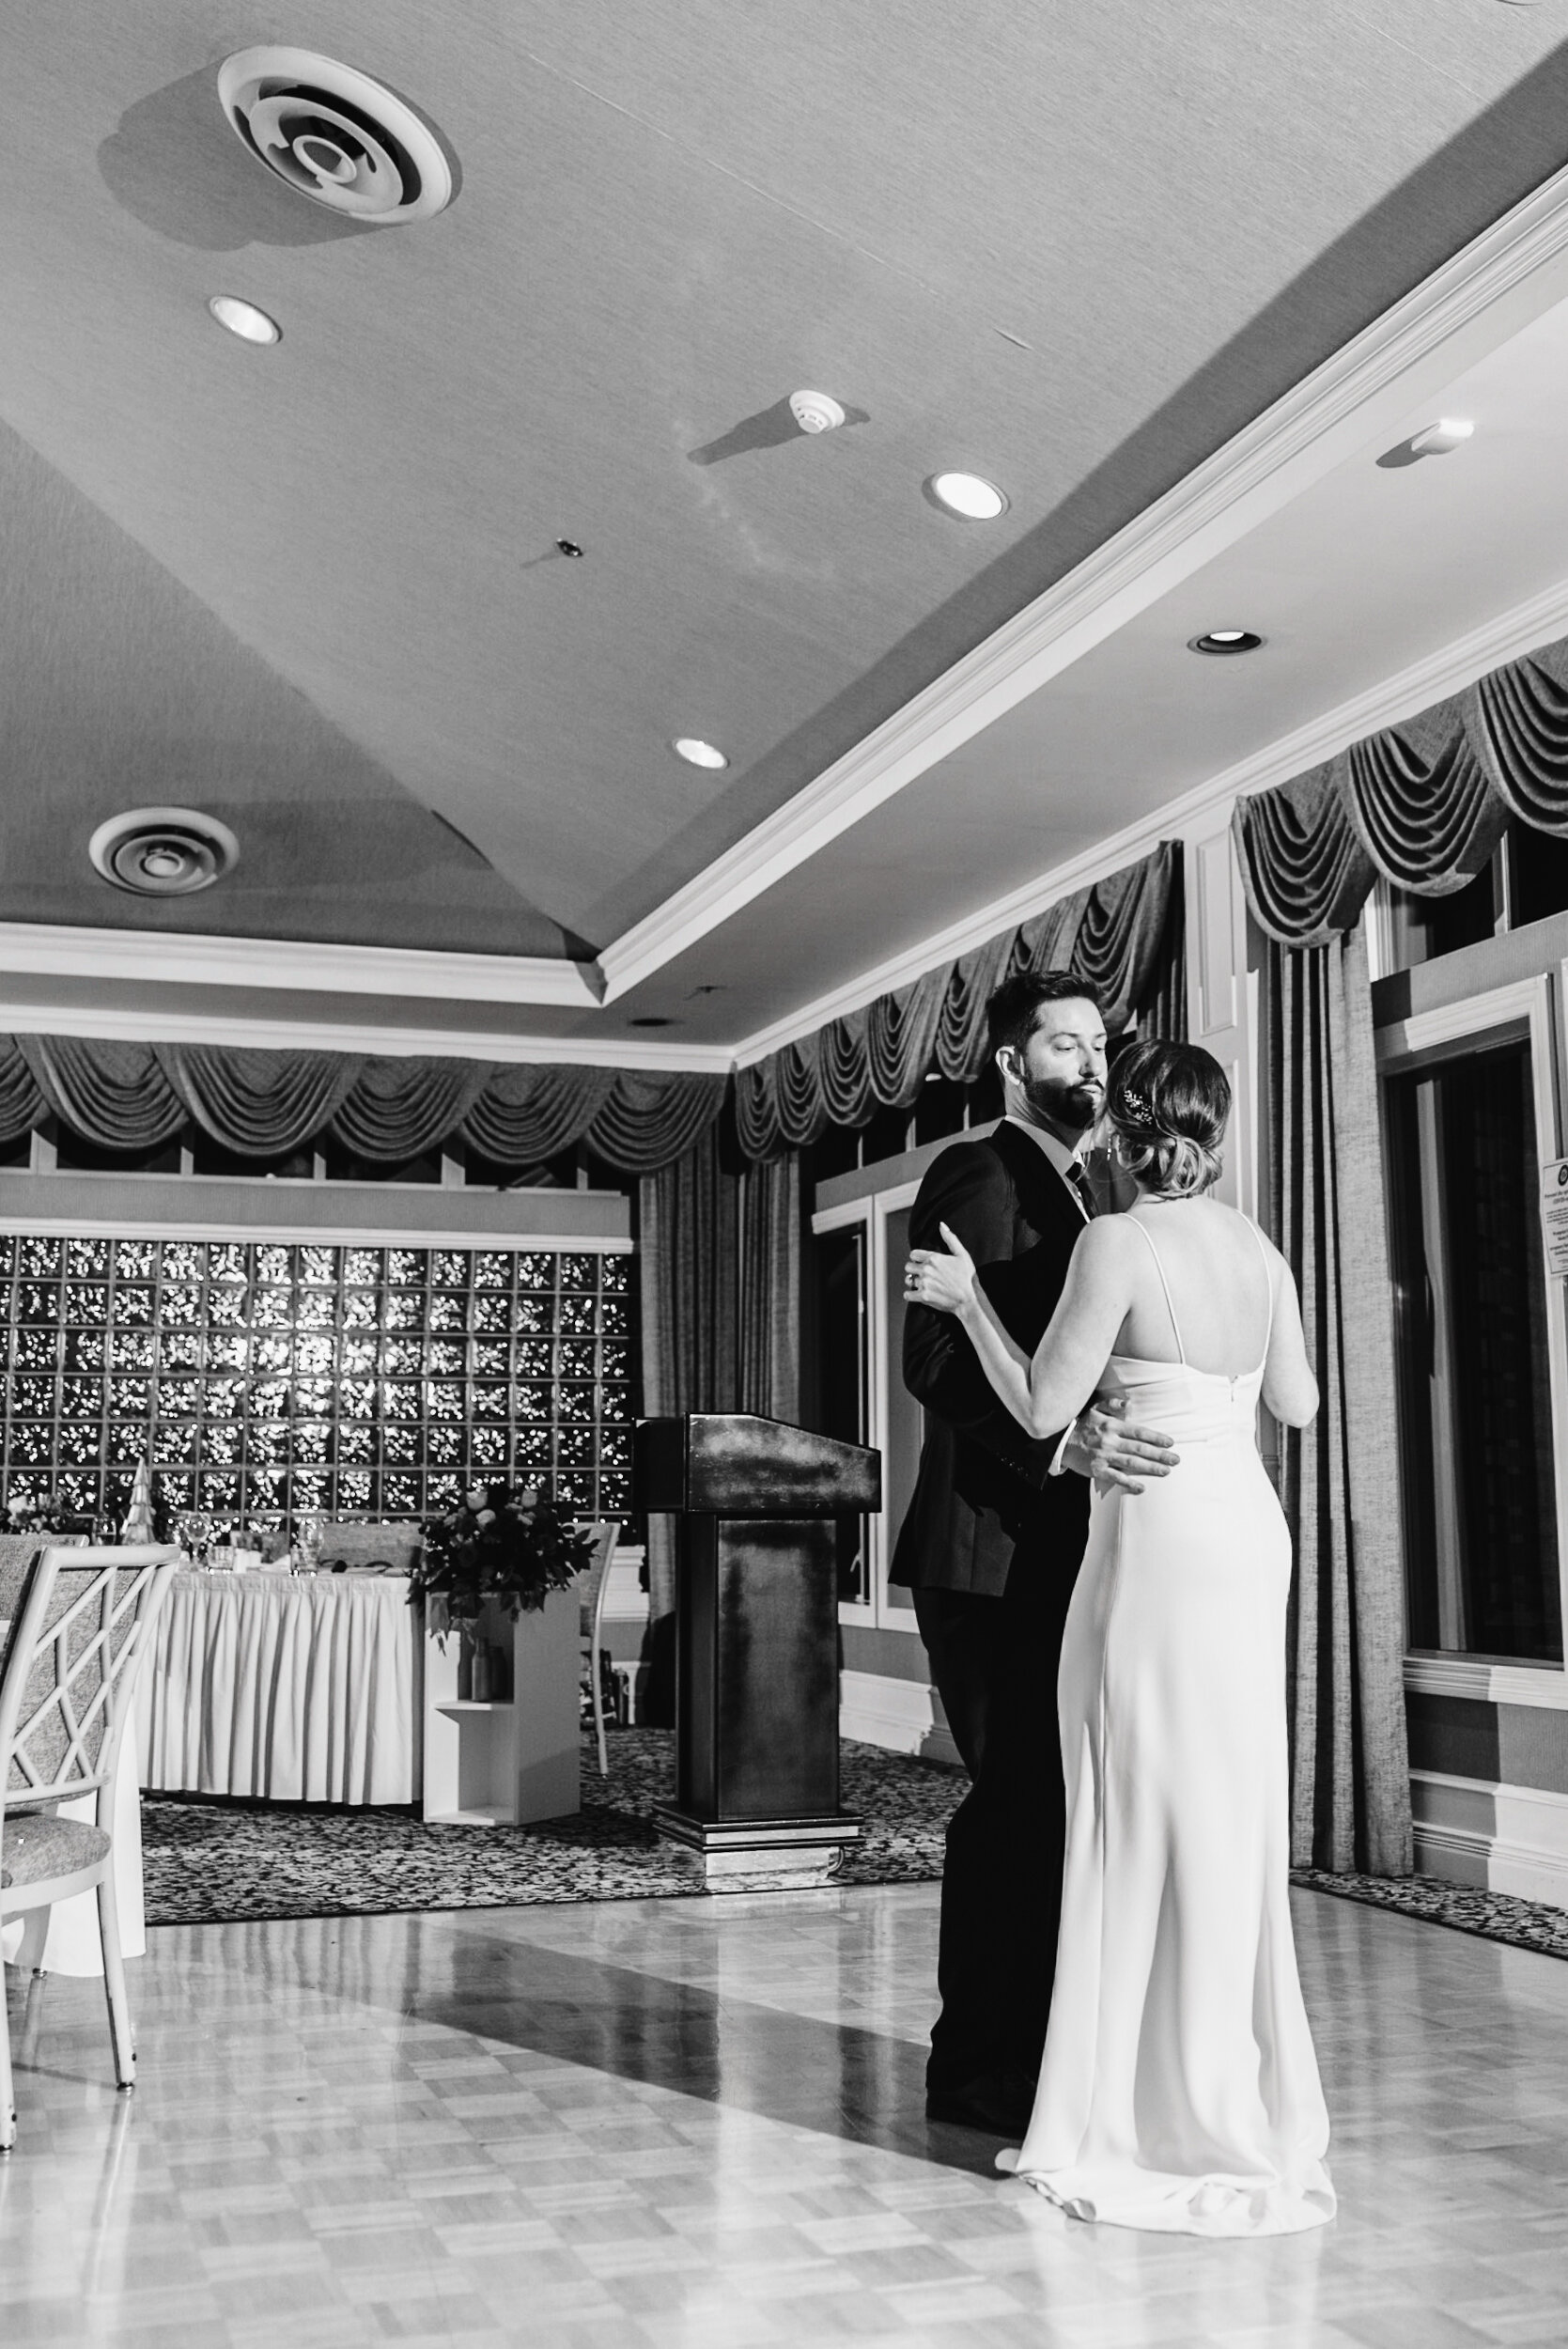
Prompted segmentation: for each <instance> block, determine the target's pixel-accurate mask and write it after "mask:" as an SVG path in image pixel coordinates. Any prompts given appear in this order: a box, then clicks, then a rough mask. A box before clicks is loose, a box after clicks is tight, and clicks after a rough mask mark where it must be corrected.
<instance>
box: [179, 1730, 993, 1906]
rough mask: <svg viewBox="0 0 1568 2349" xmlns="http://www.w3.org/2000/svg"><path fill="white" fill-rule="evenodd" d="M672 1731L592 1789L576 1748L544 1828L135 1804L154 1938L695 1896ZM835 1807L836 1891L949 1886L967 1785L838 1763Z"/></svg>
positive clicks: (882, 1761)
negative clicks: (569, 1775) (856, 1826)
mask: <svg viewBox="0 0 1568 2349" xmlns="http://www.w3.org/2000/svg"><path fill="white" fill-rule="evenodd" d="M674 1748H675V1741H674V1738H673V1736H672V1735H671V1734H670V1732H669V1731H667V1730H658V1729H622V1730H616V1731H613V1732H612V1733H611V1738H610V1776H609V1778H608V1780H601V1779H600V1778H599V1775H598V1766H597V1764H596V1762H595V1760H594V1757H593V1753H592V1749H591V1748H590V1747H588V1746H584V1748H583V1760H582V1812H580V1814H579V1815H578V1816H577V1817H576V1818H570V1819H555V1820H551V1821H548V1822H546V1823H545V1824H544V1825H542V1826H538V1827H492V1828H474V1827H427V1826H426V1825H425V1824H424V1822H423V1820H420V1819H416V1818H412V1817H411V1816H410V1814H409V1813H408V1812H406V1811H329V1810H326V1809H324V1808H322V1809H314V1808H310V1809H307V1808H305V1807H303V1806H302V1805H300V1804H296V1803H288V1804H279V1805H277V1806H276V1807H275V1808H273V1807H271V1806H268V1805H266V1804H262V1803H229V1802H216V1801H190V1800H186V1799H182V1798H181V1797H179V1796H173V1795H147V1796H144V1797H143V1798H142V1847H143V1868H144V1874H145V1879H146V1887H147V1922H148V1924H158V1925H176V1924H218V1923H227V1922H229V1921H232V1920H236V1919H241V1918H262V1917H346V1916H365V1915H384V1914H387V1913H389V1912H391V1911H394V1910H397V1909H416V1908H508V1907H513V1906H519V1907H520V1906H526V1905H529V1904H532V1903H535V1902H539V1901H626V1900H656V1899H660V1898H664V1897H667V1896H669V1895H670V1894H673V1893H677V1894H678V1893H684V1894H694V1893H697V1892H699V1891H700V1890H701V1886H700V1884H699V1882H698V1881H697V1879H696V1878H695V1876H694V1874H693V1871H692V1865H691V1862H690V1861H689V1860H687V1859H685V1858H684V1857H683V1856H682V1855H681V1854H680V1853H679V1852H678V1851H677V1850H675V1848H674V1847H672V1846H671V1845H670V1844H668V1843H662V1842H660V1838H659V1836H658V1835H657V1833H656V1832H655V1829H654V1826H653V1807H654V1804H655V1802H657V1801H661V1800H668V1799H669V1798H670V1797H672V1796H673V1795H674V1793H675V1750H674ZM840 1751H841V1755H842V1763H841V1776H842V1781H843V1801H844V1807H845V1809H846V1811H849V1812H854V1813H855V1814H856V1815H857V1816H858V1817H860V1818H861V1819H862V1820H863V1821H864V1823H865V1832H864V1835H863V1837H862V1841H861V1843H859V1845H857V1846H856V1847H854V1848H853V1849H852V1850H850V1851H849V1852H848V1853H847V1855H846V1859H845V1862H844V1866H843V1868H842V1870H841V1872H840V1874H839V1875H838V1877H837V1878H836V1879H835V1881H836V1882H838V1883H841V1884H922V1883H928V1882H930V1881H932V1880H933V1879H935V1878H936V1877H939V1875H941V1872H942V1835H943V1832H944V1830H945V1828H946V1826H947V1822H948V1818H949V1816H950V1815H951V1813H952V1812H953V1810H954V1808H955V1804H956V1803H957V1801H958V1799H959V1797H960V1796H961V1795H962V1793H963V1791H964V1787H965V1785H966V1784H967V1782H968V1781H966V1780H965V1779H964V1778H963V1777H962V1776H961V1775H960V1773H959V1772H958V1771H956V1770H953V1769H948V1768H945V1767H943V1766H941V1765H940V1764H939V1763H932V1762H921V1761H917V1760H914V1759H913V1758H912V1757H910V1756H908V1755H906V1754H899V1753H887V1752H885V1751H884V1750H882V1749H881V1747H879V1746H862V1745H852V1744H849V1743H847V1742H846V1744H845V1745H844V1746H843V1747H842V1748H841V1749H840Z"/></svg>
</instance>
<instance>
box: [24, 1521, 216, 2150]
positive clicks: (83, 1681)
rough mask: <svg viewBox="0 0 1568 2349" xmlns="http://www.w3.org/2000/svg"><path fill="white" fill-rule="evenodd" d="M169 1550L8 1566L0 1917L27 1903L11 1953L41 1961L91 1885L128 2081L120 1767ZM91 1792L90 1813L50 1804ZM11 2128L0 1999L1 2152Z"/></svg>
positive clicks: (66, 1556)
mask: <svg viewBox="0 0 1568 2349" xmlns="http://www.w3.org/2000/svg"><path fill="white" fill-rule="evenodd" d="M179 1563H180V1557H179V1551H178V1550H177V1549H167V1548H152V1547H150V1546H149V1547H147V1548H141V1547H136V1548H132V1547H129V1546H128V1547H126V1548H120V1549H75V1548H59V1547H53V1548H44V1549H43V1550H42V1551H41V1553H40V1555H39V1559H38V1561H37V1563H36V1564H31V1565H29V1566H27V1567H25V1568H19V1567H17V1566H16V1565H14V1564H12V1565H10V1566H8V1570H7V1575H6V1582H7V1595H8V1603H9V1604H11V1605H19V1611H18V1612H17V1614H16V1615H15V1617H14V1619H13V1620H12V1621H11V1623H10V1626H9V1630H8V1633H5V1634H0V1924H3V1923H4V1922H5V1921H7V1920H8V1919H9V1918H11V1917H15V1916H19V1915H24V1916H25V1917H26V1919H27V1925H26V1929H25V1931H24V1933H23V1943H22V1950H21V1953H20V1960H19V1962H20V1964H21V1965H22V1966H23V1968H26V1967H30V1966H32V1965H36V1963H37V1962H38V1960H39V1957H41V1955H42V1952H43V1944H44V1940H45V1938H46V1937H47V1935H48V1930H49V1912H50V1910H51V1908H52V1907H53V1906H54V1903H55V1902H56V1901H65V1900H70V1899H72V1898H73V1897H74V1895H75V1894H76V1893H78V1892H85V1891H87V1890H92V1889H94V1888H96V1890H97V1892H98V1924H99V1933H100V1936H101V1940H102V1944H103V1987H104V1994H105V1996H106V1998H107V2000H108V2006H109V2036H110V2042H111V2046H112V2048H113V2052H114V2061H115V2077H116V2081H117V2082H118V2084H119V2086H120V2087H121V2088H132V2087H133V2086H134V2085H135V2078H136V2057H135V2048H134V2046H133V2045H132V2035H131V2016H130V2013H129V2011H128V2009H127V2006H126V1999H125V1968H124V1965H123V1963H122V1962H121V1957H120V1944H119V1917H118V1912H117V1909H116V1899H115V1877H114V1847H113V1841H112V1829H113V1821H114V1780H115V1766H116V1760H117V1758H118V1753H119V1742H120V1735H121V1733H122V1731H123V1730H124V1727H125V1719H126V1711H127V1707H128V1705H129V1703H130V1700H131V1692H132V1685H133V1683H134V1680H135V1677H136V1673H137V1672H138V1670H139V1669H140V1666H141V1663H142V1659H143V1657H145V1656H146V1655H147V1650H148V1647H149V1644H150V1641H151V1630H152V1623H153V1618H154V1616H155V1615H156V1613H157V1610H158V1608H159V1606H160V1605H161V1604H162V1602H163V1593H164V1590H165V1589H166V1587H167V1584H168V1579H169V1577H170V1575H172V1574H173V1573H174V1571H175V1569H176V1568H177V1567H178V1566H179ZM83 1795H96V1796H97V1804H96V1824H95V1823H93V1822H90V1821H88V1820H85V1819H62V1818H60V1817H59V1816H57V1815H56V1814H57V1812H58V1809H59V1806H60V1805H61V1804H62V1803H65V1802H72V1801H74V1800H76V1799H77V1798H78V1797H81V1796H83ZM15 2138H16V2111H15V2097H14V2094H13V2092H12V2084H11V2058H10V2037H9V2031H8V2027H7V2023H6V2018H5V2013H4V2000H3V1999H0V2152H6V2151H8V2150H9V2148H10V2146H11V2145H12V2144H13V2143H14V2141H15Z"/></svg>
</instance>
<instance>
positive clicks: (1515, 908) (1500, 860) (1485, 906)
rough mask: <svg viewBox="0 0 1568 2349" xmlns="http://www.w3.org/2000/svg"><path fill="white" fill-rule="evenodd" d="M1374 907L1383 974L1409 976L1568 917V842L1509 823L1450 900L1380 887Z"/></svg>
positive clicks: (1379, 957)
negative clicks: (1539, 924) (1425, 966)
mask: <svg viewBox="0 0 1568 2349" xmlns="http://www.w3.org/2000/svg"><path fill="white" fill-rule="evenodd" d="M1564 912H1568V838H1562V837H1560V836H1559V835H1558V834H1556V833H1553V832H1536V831H1533V830H1532V829H1531V828H1530V826H1529V825H1528V824H1521V823H1519V822H1517V821H1516V820H1514V819H1513V818H1511V819H1510V821H1509V823H1508V826H1507V828H1506V830H1505V832H1504V833H1503V836H1502V838H1501V840H1500V841H1499V842H1498V847H1497V849H1496V851H1495V853H1494V854H1493V856H1492V858H1491V860H1490V862H1489V863H1487V864H1486V865H1485V866H1484V867H1483V870H1482V871H1481V872H1479V873H1478V874H1477V875H1476V877H1475V879H1473V880H1471V881H1468V882H1467V883H1466V885H1465V887H1464V888H1463V889H1457V890H1455V891H1454V892H1453V894H1452V896H1448V897H1421V896H1418V895H1416V894H1415V893H1414V892H1413V891H1411V890H1408V889H1395V888H1393V887H1391V886H1389V884H1388V883H1386V882H1379V884H1378V887H1377V891H1376V894H1375V896H1374V931H1375V933H1376V936H1377V950H1376V951H1377V957H1378V967H1379V969H1380V971H1381V972H1383V973H1385V974H1386V973H1387V972H1390V971H1410V970H1414V969H1416V968H1417V967H1418V966H1419V965H1420V964H1421V963H1426V962H1436V960H1437V959H1438V958H1439V957H1441V956H1443V955H1452V954H1458V953H1459V952H1461V951H1462V949H1463V948H1465V947H1467V946H1479V945H1481V944H1483V942H1484V941H1486V940H1487V939H1489V938H1497V937H1502V936H1505V935H1506V934H1507V933H1508V932H1509V931H1511V930H1519V929H1524V928H1526V927H1527V926H1529V924H1530V923H1531V922H1544V921H1545V920H1547V919H1548V918H1549V917H1550V916H1551V915H1552V914H1554V913H1564Z"/></svg>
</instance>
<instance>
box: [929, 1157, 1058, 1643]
mask: <svg viewBox="0 0 1568 2349" xmlns="http://www.w3.org/2000/svg"><path fill="white" fill-rule="evenodd" d="M943 1223H946V1224H947V1225H948V1226H949V1227H950V1229H951V1230H953V1231H954V1232H955V1233H956V1234H957V1236H958V1237H959V1238H960V1239H961V1240H962V1241H963V1243H964V1246H965V1247H966V1248H967V1249H968V1250H969V1252H970V1255H971V1256H972V1257H973V1258H974V1260H975V1263H976V1264H977V1265H978V1266H979V1267H980V1268H981V1278H982V1280H983V1282H984V1284H985V1287H986V1294H987V1295H988V1296H989V1297H990V1299H991V1300H992V1302H993V1303H994V1304H995V1306H996V1309H997V1312H998V1314H999V1315H1000V1316H1001V1321H1002V1323H1003V1325H1004V1327H1005V1328H1006V1329H1007V1330H1008V1331H1009V1332H1010V1334H1011V1335H1012V1336H1013V1337H1014V1338H1016V1339H1017V1342H1018V1344H1019V1345H1020V1346H1024V1347H1026V1348H1027V1349H1028V1351H1030V1352H1031V1353H1032V1352H1033V1350H1034V1348H1035V1346H1038V1344H1039V1342H1040V1339H1041V1338H1042V1336H1043V1335H1044V1334H1045V1330H1046V1327H1047V1324H1048V1322H1049V1320H1050V1317H1051V1315H1052V1314H1053V1313H1054V1312H1055V1310H1056V1303H1057V1299H1058V1298H1059V1297H1060V1296H1061V1294H1062V1287H1063V1282H1064V1281H1065V1279H1066V1277H1067V1263H1068V1259H1069V1257H1070V1256H1071V1255H1072V1252H1073V1249H1074V1246H1075V1244H1076V1242H1077V1240H1078V1237H1079V1233H1080V1232H1081V1231H1082V1229H1083V1217H1082V1215H1081V1214H1080V1212H1079V1207H1078V1205H1077V1203H1076V1201H1075V1200H1074V1198H1073V1196H1072V1193H1071V1192H1070V1191H1069V1190H1068V1189H1067V1186H1066V1184H1065V1183H1064V1182H1063V1179H1062V1177H1061V1175H1058V1173H1057V1172H1056V1169H1055V1168H1054V1167H1053V1166H1052V1165H1051V1163H1050V1161H1049V1159H1048V1158H1047V1157H1046V1155H1045V1153H1044V1151H1043V1150H1042V1149H1041V1148H1040V1146H1039V1144H1038V1143H1036V1142H1034V1141H1033V1139H1032V1137H1031V1136H1030V1135H1029V1134H1027V1133H1025V1132H1024V1131H1023V1130H1022V1128H1019V1127H1017V1126H1014V1125H1010V1124H1008V1123H1007V1122H1006V1121H1005V1120H1004V1121H1003V1122H1002V1124H1001V1125H1000V1126H998V1128H996V1131H995V1132H994V1133H992V1134H989V1135H986V1136H985V1137H984V1138H983V1139H980V1140H977V1141H973V1142H957V1143H954V1144H953V1147H952V1148H951V1149H949V1150H944V1151H943V1152H942V1154H941V1156H940V1158H939V1159H936V1161H935V1162H934V1163H933V1164H932V1165H931V1166H930V1167H929V1168H928V1169H927V1170H926V1175H925V1179H924V1182H923V1183H922V1184H921V1187H920V1192H919V1195H918V1197H917V1198H916V1200H915V1204H914V1207H913V1209H912V1211H911V1213H910V1217H909V1243H910V1246H911V1247H914V1248H937V1249H939V1248H940V1247H941V1246H942V1237H941V1233H940V1230H939V1226H940V1225H941V1224H943ZM904 1383H905V1385H906V1386H907V1387H908V1390H909V1392H910V1393H911V1394H913V1395H914V1396H916V1397H917V1399H918V1400H919V1401H920V1402H921V1403H922V1404H923V1405H924V1408H925V1434H924V1441H923V1443H922V1446H921V1455H920V1471H919V1474H918V1476H917V1478H916V1481H915V1490H914V1497H913V1499H912V1500H911V1501H910V1503H909V1508H908V1515H907V1516H906V1517H905V1519H904V1523H903V1525H902V1527H901V1528H900V1530H899V1535H898V1542H897V1546H896V1548H895V1549H894V1552H893V1565H892V1568H891V1570H890V1572H889V1577H888V1579H889V1580H890V1581H891V1582H896V1583H901V1584H903V1585H905V1586H906V1587H909V1588H913V1589H916V1590H948V1591H973V1592H977V1593H980V1594H983V1595H986V1596H989V1597H997V1598H999V1597H1000V1596H1001V1593H1002V1592H1003V1590H1004V1589H1005V1588H1006V1584H1007V1574H1008V1569H1009V1567H1010V1566H1011V1564H1012V1563H1013V1553H1014V1550H1015V1548H1018V1547H1019V1546H1022V1547H1023V1548H1024V1549H1025V1551H1026V1553H1027V1554H1028V1555H1029V1556H1030V1557H1031V1558H1034V1559H1040V1560H1043V1561H1044V1562H1045V1563H1050V1562H1051V1561H1052V1560H1053V1559H1055V1558H1060V1560H1061V1563H1062V1565H1063V1569H1064V1570H1065V1571H1066V1572H1067V1573H1068V1574H1073V1573H1076V1571H1077V1569H1078V1565H1079V1560H1080V1559H1081V1558H1082V1555H1083V1547H1084V1542H1085V1539H1086V1536H1087V1532H1088V1525H1089V1486H1088V1483H1087V1480H1086V1479H1085V1478H1083V1477H1081V1476H1073V1475H1066V1476H1054V1477H1053V1476H1050V1475H1049V1474H1048V1470H1049V1467H1050V1463H1051V1460H1052V1458H1053V1456H1054V1455H1055V1452H1056V1447H1057V1443H1058V1441H1059V1438H1058V1437H1057V1436H1054V1435H1053V1436H1050V1437H1048V1438H1047V1439H1045V1440H1044V1441H1036V1440H1035V1439H1033V1438H1032V1437H1031V1436H1030V1435H1028V1434H1027V1432H1026V1431H1025V1430H1024V1428H1022V1427H1021V1426H1020V1425H1019V1423H1018V1422H1017V1420H1016V1419H1015V1418H1014V1417H1013V1415H1012V1413H1011V1411H1009V1410H1008V1409H1007V1408H1006V1407H1005V1406H1004V1405H1003V1404H1002V1403H1001V1401H1000V1399H999V1398H998V1396H997V1393H996V1391H995V1389H994V1388H993V1387H992V1385H991V1383H990V1381H989V1379H988V1378H987V1377H986V1374H985V1372H984V1371H983V1370H982V1368H981V1367H980V1362H979V1359H978V1357H977V1356H976V1354H975V1351H974V1348H973V1347H972V1346H970V1342H969V1339H968V1338H967V1337H966V1336H965V1334H964V1332H963V1330H962V1329H961V1328H960V1327H959V1325H958V1323H957V1322H956V1321H955V1319H954V1317H953V1316H952V1315H950V1314H939V1313H934V1312H933V1311H932V1310H931V1308H930V1307H929V1306H927V1305H911V1306H909V1307H908V1310H907V1313H906V1315H905V1322H904Z"/></svg>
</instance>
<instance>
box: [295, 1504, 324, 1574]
mask: <svg viewBox="0 0 1568 2349" xmlns="http://www.w3.org/2000/svg"><path fill="white" fill-rule="evenodd" d="M320 1563H321V1520H320V1518H319V1517H296V1518H295V1520H294V1545H293V1554H292V1561H291V1570H292V1572H294V1573H295V1574H314V1573H315V1572H316V1570H317V1568H318V1566H319V1564H320Z"/></svg>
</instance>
